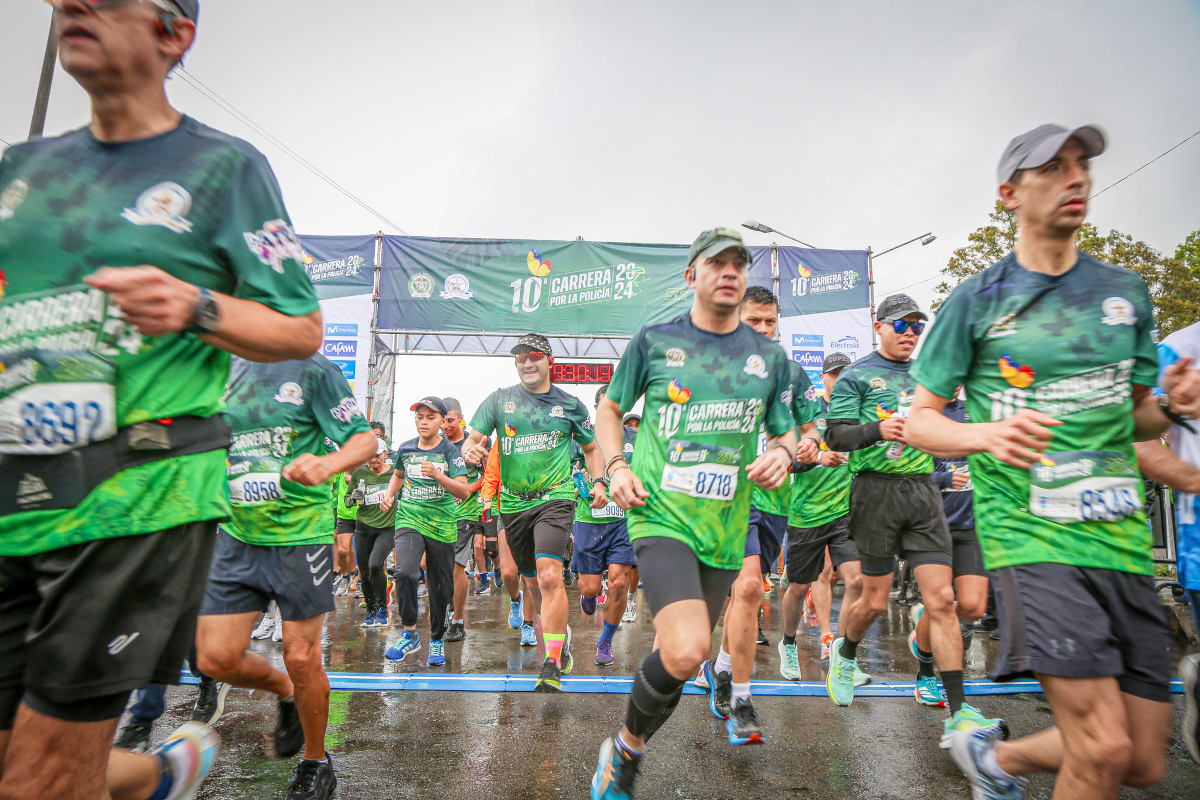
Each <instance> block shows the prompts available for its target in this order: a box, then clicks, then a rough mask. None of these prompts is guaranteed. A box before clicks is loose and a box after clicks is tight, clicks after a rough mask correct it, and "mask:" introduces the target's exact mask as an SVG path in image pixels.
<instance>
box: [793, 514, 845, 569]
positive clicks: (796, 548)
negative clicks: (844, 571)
mask: <svg viewBox="0 0 1200 800" xmlns="http://www.w3.org/2000/svg"><path fill="white" fill-rule="evenodd" d="M848 523H849V519H848V517H847V516H846V515H844V514H843V515H842V516H840V517H838V518H837V519H835V520H833V521H832V522H826V523H825V524H824V525H818V526H816V527H815V528H797V527H794V526H790V525H789V526H788V529H787V579H788V582H789V583H812V582H813V581H815V580H816V579H817V578H819V577H821V570H823V569H824V568H825V548H826V547H828V548H829V555H830V557H831V558H832V559H833V566H834V568H835V569H836V568H837V567H840V566H841V565H842V564H845V563H846V562H847V561H858V548H857V547H855V546H854V542H853V541H851V539H850V530H849V527H848Z"/></svg>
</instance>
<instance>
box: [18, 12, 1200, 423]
mask: <svg viewBox="0 0 1200 800" xmlns="http://www.w3.org/2000/svg"><path fill="white" fill-rule="evenodd" d="M201 9H202V11H201V19H200V23H201V24H200V35H199V38H198V40H197V43H196V46H195V48H194V50H193V51H192V53H191V55H190V56H189V58H188V60H187V69H188V71H189V72H190V73H191V74H192V75H194V76H195V77H196V78H198V79H199V80H201V81H203V82H204V83H205V84H207V85H208V86H209V87H210V88H211V89H213V90H214V91H215V92H216V93H217V94H219V95H220V96H221V97H223V98H224V99H225V100H227V101H228V102H229V103H231V104H232V105H233V106H235V107H236V108H237V109H239V110H240V111H241V112H243V113H244V114H246V115H247V116H249V117H250V118H251V119H253V120H254V121H255V122H257V123H259V124H260V125H262V126H263V127H264V128H265V129H266V130H268V131H269V132H270V133H271V134H273V135H274V136H276V137H278V138H279V139H280V140H282V141H283V142H284V143H286V144H287V145H288V146H289V147H291V148H292V149H294V150H295V151H296V152H298V153H299V154H300V155H302V156H303V157H304V158H306V159H307V160H309V161H310V162H312V163H313V164H314V165H316V166H317V167H318V168H320V169H321V170H322V171H324V172H325V173H327V174H328V175H330V176H331V177H333V178H334V179H335V180H336V181H338V182H339V183H341V184H342V185H343V186H345V187H346V188H348V189H349V190H350V191H351V192H353V193H354V194H356V195H357V196H358V197H360V198H361V199H362V200H363V201H364V202H366V203H367V204H368V205H370V206H372V207H373V208H375V209H376V210H378V211H379V212H380V213H381V214H382V215H383V216H384V217H387V218H388V219H389V220H391V221H392V222H394V223H395V224H396V225H399V226H400V227H401V228H403V229H404V230H405V231H407V232H408V233H410V234H414V235H423V236H472V237H474V236H487V237H510V238H544V239H573V238H575V237H576V236H583V237H584V238H585V239H589V240H594V241H623V242H677V243H687V242H690V241H691V240H692V238H693V237H694V236H695V234H696V233H697V232H698V231H700V230H701V229H703V228H706V227H711V226H712V225H715V224H736V223H740V222H741V221H742V220H743V219H745V218H747V217H753V218H756V219H758V220H760V221H762V222H765V223H766V224H768V225H770V226H772V227H775V228H778V229H779V230H782V231H786V232H787V233H790V234H791V235H793V236H796V237H798V238H800V239H803V240H804V241H806V242H810V243H812V244H815V245H818V246H821V247H831V248H846V249H851V248H865V247H866V246H868V245H871V246H872V247H874V249H875V250H876V251H880V250H884V249H887V248H888V247H891V246H893V245H895V244H898V243H900V242H902V241H904V240H906V239H910V238H912V237H914V236H917V235H919V234H922V233H925V232H926V231H932V232H933V233H934V234H936V235H937V237H938V239H937V241H936V242H934V243H933V244H931V245H928V246H926V247H922V246H920V245H919V244H913V245H909V246H908V247H906V248H904V249H903V250H899V251H897V252H895V253H892V254H889V255H887V256H885V257H884V258H882V259H880V260H879V261H878V262H877V263H876V280H877V286H876V289H877V295H878V296H880V297H882V296H883V295H885V294H887V293H889V292H891V291H894V290H896V289H900V288H902V287H905V286H907V285H908V284H912V283H915V282H917V281H921V280H923V279H927V278H931V277H932V276H934V275H936V274H937V273H938V271H939V270H940V269H941V268H942V267H943V266H945V264H946V261H947V259H948V258H949V256H950V254H951V252H952V251H953V250H954V249H955V248H957V247H960V246H962V245H963V244H964V243H965V237H966V235H967V234H968V233H969V232H971V231H972V230H974V229H975V228H977V227H979V226H980V225H982V224H984V223H985V221H986V216H987V213H988V211H989V210H990V209H991V206H992V204H993V202H994V200H995V197H996V180H995V168H996V162H997V160H998V159H999V155H1000V152H1001V150H1002V149H1003V148H1004V145H1005V144H1006V143H1007V142H1008V140H1009V139H1010V138H1012V137H1013V136H1014V135H1016V134H1018V133H1021V132H1022V131H1025V130H1028V129H1030V128H1032V127H1034V126H1036V125H1038V124H1041V123H1044V122H1058V123H1061V124H1065V125H1079V124H1083V123H1097V124H1099V125H1101V126H1102V127H1103V128H1104V129H1105V130H1106V131H1107V132H1108V134H1109V151H1108V152H1107V153H1105V154H1104V155H1103V156H1102V157H1100V158H1099V159H1097V160H1096V162H1095V164H1094V165H1093V177H1094V180H1095V182H1096V187H1095V190H1099V189H1101V188H1103V187H1104V186H1107V185H1108V184H1109V183H1111V182H1113V181H1115V180H1117V179H1119V178H1120V177H1122V176H1124V175H1125V174H1127V173H1129V172H1131V171H1132V170H1134V169H1136V168H1137V167H1138V166H1140V165H1142V164H1143V163H1145V162H1146V161H1148V160H1150V159H1151V158H1153V157H1154V156H1157V155H1158V154H1160V153H1162V152H1163V151H1164V150H1166V149H1167V148H1169V147H1171V146H1172V145H1174V144H1176V143H1178V142H1179V141H1180V140H1181V139H1183V138H1184V137H1186V136H1188V135H1190V134H1192V133H1194V132H1196V131H1197V130H1200V80H1197V78H1198V76H1200V46H1197V43H1198V42H1200V2H1196V0H1191V2H1149V3H1136V4H1135V3H1129V2H1094V1H1093V2H1068V1H1067V0H1056V2H1054V3H1045V2H1005V3H984V2H978V1H976V0H968V1H967V2H964V1H963V0H953V1H950V2H923V3H899V2H894V3H830V4H801V3H795V2H741V3H732V2H730V3H713V2H698V1H697V0H691V1H690V2H664V1H663V0H655V2H650V3H647V2H605V3H589V4H583V3H566V2H564V3H518V2H504V3H496V2H487V3H473V2H458V3H428V2H423V3H411V2H398V1H397V0H373V1H367V0H346V1H345V2H339V3H328V2H313V1H311V0H203V2H202V3H201ZM2 14H3V17H2V18H3V21H4V26H3V27H4V37H3V44H2V46H0V75H3V76H4V77H3V80H2V81H0V138H3V139H5V140H7V141H9V142H17V141H21V140H23V139H24V138H25V136H26V133H27V131H28V126H29V116H30V112H31V109H32V106H33V99H34V93H35V91H36V87H37V79H38V71H39V69H40V65H41V58H42V52H43V48H44V44H45V31H46V29H47V26H48V24H49V18H50V9H49V7H48V6H46V5H45V4H43V3H40V2H36V0H4V10H3V12H2ZM168 91H169V94H170V96H171V100H172V102H174V103H175V104H176V106H177V107H178V108H180V109H181V110H183V111H185V112H186V113H188V114H191V115H193V116H195V117H197V118H198V119H200V120H201V121H203V122H206V123H208V124H210V125H213V126H215V127H217V128H221V129H223V130H226V131H229V132H231V133H233V134H235V135H237V136H241V137H243V138H245V139H247V140H249V141H250V142H252V143H253V144H255V145H256V146H258V147H259V148H260V149H261V150H262V151H263V152H264V153H265V154H266V155H267V157H268V158H269V159H270V161H271V163H272V165H273V166H274V168H275V171H276V173H277V174H278V176H279V180H280V183H281V185H282V187H283V193H284V198H285V200H286V202H287V204H288V208H289V210H290V212H291V215H292V218H293V220H294V222H295V225H296V228H297V230H298V231H300V232H301V233H309V234H315V233H320V234H357V233H370V232H374V231H376V230H379V229H383V230H384V231H385V232H386V233H396V232H397V231H396V230H394V229H392V228H390V227H389V226H387V225H386V224H385V223H383V222H381V221H380V220H378V219H377V218H375V217H373V216H372V215H370V214H369V213H368V212H366V211H364V210H363V209H362V208H360V207H359V206H357V205H356V204H354V203H353V202H351V201H350V200H348V199H346V198H345V197H343V196H342V195H341V194H339V193H337V192H336V191H335V190H334V189H332V188H330V187H329V186H328V185H326V184H325V183H324V182H322V181H321V180H320V179H319V178H317V177H315V176H314V175H313V174H312V173H310V172H308V171H307V170H306V169H305V168H303V167H301V166H300V165H298V164H297V163H296V162H295V161H293V160H291V159H290V158H289V157H288V156H286V155H284V154H283V153H282V152H281V151H280V150H279V149H278V148H276V147H275V146H274V145H272V144H270V143H269V142H268V141H267V140H266V139H265V138H264V137H262V136H260V135H259V134H257V133H255V132H254V131H252V130H251V129H249V128H248V127H247V126H245V125H244V124H243V123H241V122H239V121H237V120H235V119H234V118H233V117H231V116H230V115H229V114H228V113H226V112H225V111H224V110H222V109H221V108H219V107H218V106H217V105H215V104H214V103H213V102H211V101H210V100H208V99H206V98H205V97H204V96H202V95H201V94H200V93H198V92H197V91H196V90H195V89H193V88H192V87H191V86H189V85H188V84H186V83H185V82H184V81H182V80H178V79H177V80H173V81H172V82H171V83H170V85H169V90H168ZM87 119H88V106H87V98H86V96H85V95H84V94H83V92H82V91H81V90H80V89H79V88H78V87H77V86H76V85H75V84H74V83H73V82H72V81H71V79H70V78H69V77H68V76H67V75H65V74H64V73H62V72H61V70H60V71H59V72H58V73H57V75H56V76H55V84H54V91H53V94H52V96H51V100H50V113H49V119H48V122H47V133H58V132H62V131H65V130H68V129H70V128H74V127H78V126H80V125H82V124H85V123H86V121H87ZM0 147H2V145H0ZM1198 180H1200V137H1197V138H1196V139H1193V140H1192V141H1190V142H1188V143H1187V144H1185V145H1184V146H1182V147H1180V148H1179V149H1178V150H1176V151H1174V152H1173V153H1171V154H1170V155H1168V156H1167V157H1165V158H1163V159H1162V160H1161V161H1158V162H1156V163H1155V164H1152V165H1151V166H1149V167H1148V168H1146V169H1145V170H1143V171H1142V172H1140V173H1138V174H1137V175H1135V176H1134V177H1132V178H1130V179H1129V180H1127V181H1125V182H1124V183H1122V184H1121V185H1120V186H1117V187H1116V188H1114V189H1112V190H1110V191H1108V192H1106V193H1105V194H1104V195H1103V196H1101V197H1099V198H1097V199H1096V200H1095V201H1094V203H1093V205H1092V208H1091V211H1090V217H1089V218H1090V220H1091V221H1092V222H1094V223H1095V224H1097V225H1098V226H1099V227H1100V228H1101V229H1103V230H1107V229H1109V228H1118V229H1120V230H1122V231H1125V232H1127V233H1129V234H1131V235H1133V236H1134V237H1135V238H1138V239H1144V240H1145V241H1147V242H1149V243H1150V244H1151V245H1153V246H1154V247H1156V248H1158V249H1159V250H1162V251H1164V252H1168V253H1170V252H1173V251H1174V248H1175V246H1176V245H1177V244H1178V243H1179V242H1180V241H1182V239H1183V238H1184V237H1185V236H1186V235H1187V234H1188V232H1190V231H1192V230H1195V229H1197V228H1200V195H1198V194H1197V192H1196V186H1197V183H1198ZM745 233H746V239H747V241H748V242H750V243H752V244H769V243H770V242H771V241H772V239H773V238H774V237H772V236H770V235H766V234H759V233H753V232H750V231H745ZM779 241H780V243H781V244H782V243H786V240H779ZM936 283H937V281H936V280H929V281H926V282H924V283H920V284H918V285H917V286H914V287H912V288H910V289H908V291H909V293H911V294H912V295H913V296H914V297H916V298H917V299H918V301H919V302H921V304H922V305H926V304H928V302H929V301H930V300H931V299H932V298H933V294H932V291H931V290H932V287H933V286H934V285H935V284H936ZM407 361H413V362H417V366H415V367H404V366H403V365H402V366H401V369H403V370H408V371H407V372H406V374H408V375H410V377H411V378H412V380H413V381H415V382H417V383H421V382H422V381H423V380H424V379H425V378H427V377H428V378H430V379H432V376H434V375H438V374H444V366H440V365H443V364H444V361H443V359H430V358H428V357H422V358H420V359H408V360H407ZM457 363H460V364H461V365H462V366H460V367H459V368H458V371H459V372H467V371H469V372H471V373H472V375H473V376H474V378H473V380H472V381H470V382H464V386H463V389H462V390H458V389H454V390H453V391H458V392H459V394H460V395H465V396H463V397H462V399H463V400H464V405H471V404H472V402H473V401H474V400H475V395H476V394H478V395H479V396H478V399H482V394H481V393H480V392H481V390H480V389H478V388H477V387H478V384H479V383H480V379H479V377H478V376H479V375H484V376H486V377H484V378H483V379H482V383H484V384H490V387H489V388H494V386H495V385H498V383H499V382H501V381H503V382H511V378H512V371H511V367H510V366H509V365H508V364H504V363H495V362H488V361H485V360H481V359H471V360H470V361H469V362H457ZM468 365H470V366H468ZM493 376H494V379H493ZM471 386H474V387H476V388H474V389H471ZM468 390H470V391H468ZM444 393H446V394H450V393H452V387H448V388H447V389H446V390H445V392H444ZM584 394H590V391H585V392H584ZM588 405H589V406H590V405H591V403H590V401H589V403H588Z"/></svg>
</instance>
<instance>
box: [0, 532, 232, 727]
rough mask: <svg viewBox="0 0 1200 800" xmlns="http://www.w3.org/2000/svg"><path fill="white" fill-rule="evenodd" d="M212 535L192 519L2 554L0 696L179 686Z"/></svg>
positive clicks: (68, 697) (3, 723)
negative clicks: (44, 549) (151, 529)
mask: <svg viewBox="0 0 1200 800" xmlns="http://www.w3.org/2000/svg"><path fill="white" fill-rule="evenodd" d="M216 529H217V524H216V522H213V521H209V522H192V523H188V524H186V525H179V526H176V527H174V528H168V529H167V530H163V531H158V532H155V533H143V534H139V535H136V536H120V537H117V538H115V539H100V540H98V541H94V542H84V543H82V544H74V545H69V546H67V547H62V548H59V549H58V550H51V551H49V552H47V553H39V554H38V555H34V556H5V557H2V558H0V692H5V693H9V694H11V693H13V692H16V691H24V692H27V693H31V694H33V695H34V696H36V697H41V698H45V699H46V700H49V701H53V702H55V703H56V704H58V705H61V704H64V703H76V702H82V701H87V700H92V699H95V698H101V697H107V696H109V695H113V694H116V693H119V692H126V693H127V692H129V691H131V690H133V689H144V688H145V687H146V686H148V685H149V684H151V683H179V673H180V670H181V669H182V668H183V660H184V658H185V657H186V656H187V654H188V651H189V650H190V649H191V647H192V644H193V642H194V641H195V638H196V612H197V611H199V609H200V601H201V599H202V598H203V597H204V587H205V584H206V583H207V581H208V565H209V562H210V561H211V560H212V554H213V542H214V540H215V534H216ZM11 724H12V721H11V720H0V729H3V728H7V727H9V726H11Z"/></svg>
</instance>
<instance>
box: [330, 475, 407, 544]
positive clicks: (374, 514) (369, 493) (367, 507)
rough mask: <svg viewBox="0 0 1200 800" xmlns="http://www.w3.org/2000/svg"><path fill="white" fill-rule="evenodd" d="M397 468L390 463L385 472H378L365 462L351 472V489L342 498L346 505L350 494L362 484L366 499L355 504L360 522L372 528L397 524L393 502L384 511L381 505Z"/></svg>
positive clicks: (389, 526)
mask: <svg viewBox="0 0 1200 800" xmlns="http://www.w3.org/2000/svg"><path fill="white" fill-rule="evenodd" d="M395 471H396V468H395V467H393V466H392V465H390V464H389V465H388V466H387V467H385V468H384V470H383V472H381V473H376V472H375V471H374V470H373V469H371V468H370V467H369V466H367V465H366V464H363V465H362V466H361V467H359V468H358V469H356V470H354V472H352V473H350V491H349V492H347V493H346V497H345V498H344V499H343V500H342V504H343V505H345V504H346V501H347V500H348V499H349V497H350V494H351V493H352V492H353V491H354V490H355V489H357V488H358V487H359V486H360V485H361V486H362V488H363V494H364V495H365V497H364V500H363V502H362V503H361V504H358V505H356V506H355V508H357V509H358V520H357V521H358V522H361V523H362V524H364V525H370V526H371V527H372V528H391V527H394V526H395V524H396V506H397V505H398V504H396V503H393V504H392V507H391V508H389V509H388V510H387V511H384V510H383V508H382V506H381V505H380V504H381V503H382V502H383V498H384V497H386V496H387V488H388V482H389V481H391V480H392V473H393V472H395Z"/></svg>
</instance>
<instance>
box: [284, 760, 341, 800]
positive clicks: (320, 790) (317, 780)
mask: <svg viewBox="0 0 1200 800" xmlns="http://www.w3.org/2000/svg"><path fill="white" fill-rule="evenodd" d="M335 788H337V775H335V774H334V772H333V758H332V757H331V756H330V755H329V751H328V750H326V751H325V760H324V761H309V760H308V759H306V758H302V759H300V760H299V761H298V762H296V771H295V772H294V773H293V774H292V782H291V783H289V784H288V787H287V795H286V799H285V800H328V798H330V797H333V790H334V789H335Z"/></svg>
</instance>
